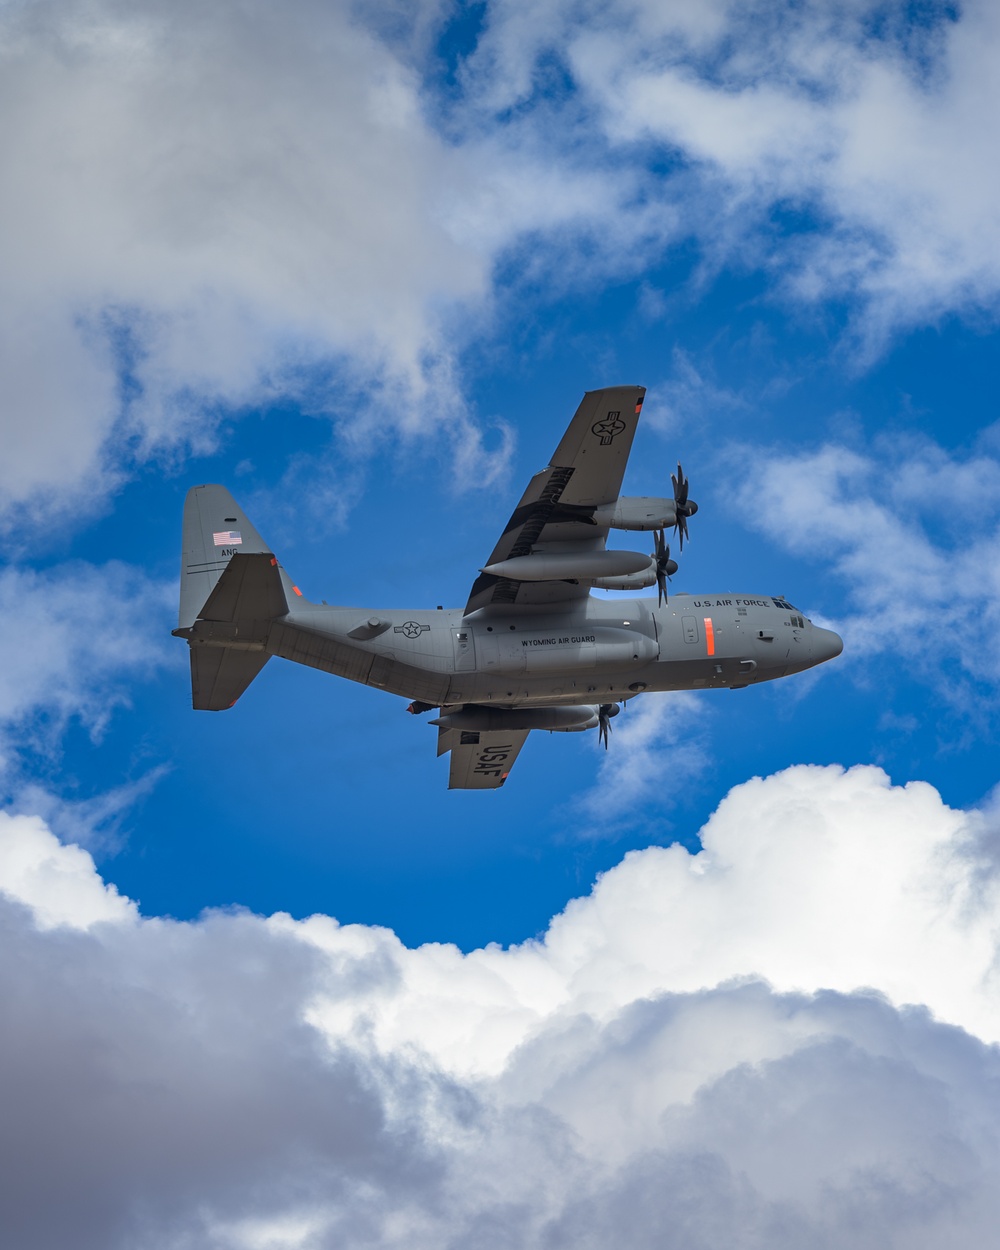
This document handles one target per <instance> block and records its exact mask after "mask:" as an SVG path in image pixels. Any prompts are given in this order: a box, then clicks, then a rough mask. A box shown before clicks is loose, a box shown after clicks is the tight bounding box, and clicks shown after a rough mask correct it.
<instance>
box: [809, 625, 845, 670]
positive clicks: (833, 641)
mask: <svg viewBox="0 0 1000 1250" xmlns="http://www.w3.org/2000/svg"><path fill="white" fill-rule="evenodd" d="M843 649H844V640H843V638H841V636H840V635H839V634H835V633H834V632H833V630H832V629H819V628H818V627H817V628H814V629H813V636H812V652H813V663H814V664H822V663H824V662H825V661H826V660H832V659H834V658H835V657H836V656H838V655H840V653H841V651H843Z"/></svg>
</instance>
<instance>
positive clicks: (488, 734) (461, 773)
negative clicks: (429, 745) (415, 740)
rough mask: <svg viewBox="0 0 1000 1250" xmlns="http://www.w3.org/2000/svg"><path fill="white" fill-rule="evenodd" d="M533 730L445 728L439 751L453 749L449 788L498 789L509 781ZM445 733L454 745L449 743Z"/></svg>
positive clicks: (439, 737) (439, 752)
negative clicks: (519, 755)
mask: <svg viewBox="0 0 1000 1250" xmlns="http://www.w3.org/2000/svg"><path fill="white" fill-rule="evenodd" d="M530 732H531V730H530V729H518V730H514V731H511V730H506V729H501V730H489V731H479V732H477V733H467V732H459V731H458V730H455V729H442V730H440V732H439V736H438V748H439V749H438V754H439V755H440V754H442V753H443V752H444V751H447V750H449V749H450V750H451V771H450V772H449V775H448V789H449V790H497V789H499V787H500V786H502V785H503V783H504V782H505V781H506V780H507V776H508V774H509V773H510V770H511V769H512V768H513V766H514V761H515V760H516V759H517V755H518V752H519V751H520V749H521V747H523V746H524V743H525V741H526V739H527V737H528V734H529V733H530ZM445 735H448V737H449V738H450V740H451V746H450V747H449V746H446V745H445V740H446V739H445Z"/></svg>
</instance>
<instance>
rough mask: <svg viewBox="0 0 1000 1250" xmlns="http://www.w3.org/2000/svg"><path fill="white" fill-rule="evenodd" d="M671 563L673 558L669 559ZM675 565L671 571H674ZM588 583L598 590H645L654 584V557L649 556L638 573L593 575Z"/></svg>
mask: <svg viewBox="0 0 1000 1250" xmlns="http://www.w3.org/2000/svg"><path fill="white" fill-rule="evenodd" d="M670 563H671V564H673V563H674V562H673V560H671V561H670ZM676 571H677V569H676V566H675V567H674V569H673V572H676ZM590 585H591V586H595V587H596V588H597V589H598V590H645V589H646V587H647V586H655V585H656V558H655V557H654V556H650V558H649V564H648V566H647V567H646V568H644V569H640V570H639V572H638V573H626V574H624V575H623V576H622V577H594V578H591V580H590Z"/></svg>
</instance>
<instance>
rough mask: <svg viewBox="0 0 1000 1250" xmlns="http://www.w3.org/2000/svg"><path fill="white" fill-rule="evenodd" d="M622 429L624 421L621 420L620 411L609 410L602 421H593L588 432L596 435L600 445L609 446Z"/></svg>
mask: <svg viewBox="0 0 1000 1250" xmlns="http://www.w3.org/2000/svg"><path fill="white" fill-rule="evenodd" d="M624 429H625V422H624V421H623V420H622V414H621V412H620V411H618V412H609V413H608V415H607V416H606V417H605V418H604V420H603V421H595V422H594V424H593V425H592V426H591V427H590V432H591V433H592V434H596V435H597V437H598V438H599V439H600V440H601V446H602V447H609V446H610V445H611V440H612V439H613V438H614V437H615V435H616V434H621V432H622V431H623V430H624Z"/></svg>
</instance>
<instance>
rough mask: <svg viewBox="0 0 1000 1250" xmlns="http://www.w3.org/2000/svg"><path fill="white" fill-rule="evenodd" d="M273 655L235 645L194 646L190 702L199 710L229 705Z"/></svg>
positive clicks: (209, 709) (227, 706) (207, 710)
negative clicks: (240, 649)
mask: <svg viewBox="0 0 1000 1250" xmlns="http://www.w3.org/2000/svg"><path fill="white" fill-rule="evenodd" d="M270 658H271V657H270V656H269V655H268V653H267V652H266V651H237V650H236V649H235V648H233V647H199V646H194V647H192V648H191V704H192V706H193V707H194V708H195V710H196V711H200V712H222V711H224V710H225V709H226V708H230V707H232V706H233V704H234V703H235V702H236V700H237V699H238V698H239V697H240V695H241V694H242V693H243V691H244V690H246V688H247V686H249V685H250V683H251V682H252V681H253V679H254V678H255V677H256V676H257V674H258V673H259V672H260V670H261V669H262V668H263V667H264V665H265V664H266V663H267V662H268V660H269V659H270Z"/></svg>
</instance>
